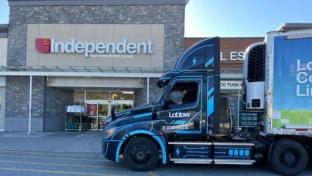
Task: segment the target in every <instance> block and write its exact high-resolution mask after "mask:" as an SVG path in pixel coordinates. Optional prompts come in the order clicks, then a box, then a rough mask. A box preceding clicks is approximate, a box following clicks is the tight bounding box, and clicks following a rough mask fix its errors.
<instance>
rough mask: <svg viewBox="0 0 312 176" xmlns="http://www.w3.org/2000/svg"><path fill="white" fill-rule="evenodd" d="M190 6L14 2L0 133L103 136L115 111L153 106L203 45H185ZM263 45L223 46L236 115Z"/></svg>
mask: <svg viewBox="0 0 312 176" xmlns="http://www.w3.org/2000/svg"><path fill="white" fill-rule="evenodd" d="M186 3H187V1H186V0H166V1H165V0H164V1H162V0H160V1H152V0H146V1H141V0H131V1H130V0H114V1H107V0H100V1H99V0H89V1H80V0H66V1H58V0H42V1H40V0H36V1H35V0H23V1H19V0H9V5H10V20H9V25H2V26H0V50H1V55H0V66H1V75H2V77H0V99H1V100H0V106H1V109H0V130H1V131H32V132H34V131H63V130H65V129H67V130H75V129H77V130H84V129H88V130H91V129H95V130H97V129H100V128H101V126H102V124H103V120H105V117H107V116H108V115H110V110H111V108H112V107H113V106H115V107H117V110H119V111H122V110H124V109H126V108H131V107H135V106H139V105H143V104H146V103H150V102H152V101H153V99H154V97H156V95H157V94H158V88H157V86H156V82H157V79H158V78H159V77H160V76H161V74H162V73H163V72H165V71H166V70H169V69H170V68H171V67H172V66H173V65H174V63H175V62H176V60H177V58H178V57H179V56H180V54H181V53H182V52H183V51H184V50H185V49H187V48H188V47H190V45H192V44H193V43H195V42H197V41H199V40H201V39H203V38H185V39H184V15H185V5H186ZM262 40H263V38H222V39H221V53H220V55H221V58H220V59H221V93H222V94H224V95H226V96H228V97H229V98H230V105H231V108H232V110H233V112H234V113H235V114H237V113H238V109H239V103H238V102H239V92H240V89H241V77H242V56H243V54H244V53H243V52H244V50H245V48H246V47H247V46H248V45H249V44H251V43H253V42H257V41H262ZM77 120H78V121H77Z"/></svg>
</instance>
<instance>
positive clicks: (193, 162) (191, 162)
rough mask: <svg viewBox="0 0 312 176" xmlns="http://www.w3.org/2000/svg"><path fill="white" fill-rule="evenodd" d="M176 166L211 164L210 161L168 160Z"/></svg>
mask: <svg viewBox="0 0 312 176" xmlns="http://www.w3.org/2000/svg"><path fill="white" fill-rule="evenodd" d="M170 161H173V162H174V163H176V164H211V163H212V159H170Z"/></svg>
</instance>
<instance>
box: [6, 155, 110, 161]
mask: <svg viewBox="0 0 312 176" xmlns="http://www.w3.org/2000/svg"><path fill="white" fill-rule="evenodd" d="M1 156H3V157H13V158H33V159H62V160H72V161H104V162H111V161H109V160H106V159H83V158H64V157H45V156H20V155H2V154H0V157H1Z"/></svg>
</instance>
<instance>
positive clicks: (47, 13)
mask: <svg viewBox="0 0 312 176" xmlns="http://www.w3.org/2000/svg"><path fill="white" fill-rule="evenodd" d="M184 11H185V5H144V6H143V5H142V6H11V7H10V24H9V29H8V56H7V59H8V60H7V64H8V66H25V65H26V40H27V38H26V37H27V24H164V28H165V29H164V37H165V40H164V46H165V48H164V68H165V69H170V68H171V67H172V66H173V65H174V63H175V62H176V60H177V58H178V57H179V56H180V54H181V53H182V51H183V48H184V46H183V36H184ZM90 32H91V31H90ZM36 79H37V78H36ZM40 79H42V80H41V81H39V82H38V81H37V80H36V81H34V96H33V97H34V99H33V100H34V105H33V109H34V110H33V117H37V118H41V119H43V117H44V114H45V111H47V109H46V107H45V106H44V99H45V98H46V97H45V94H44V90H45V88H46V83H45V81H43V80H45V78H44V77H42V78H38V80H40ZM151 83H152V81H151ZM151 90H154V88H152V86H151ZM141 91H143V92H141ZM139 92H140V93H139ZM139 92H138V95H140V96H141V95H143V97H142V99H144V102H146V100H145V99H146V96H145V94H146V87H145V88H144V89H143V90H140V91H139ZM28 94H29V77H27V78H26V77H23V78H22V77H7V88H6V113H5V114H6V118H10V117H11V118H20V117H27V115H28ZM154 95H155V93H154V91H151V94H150V97H154ZM55 98H56V97H55ZM137 98H139V97H137ZM140 99H141V98H140ZM51 101H52V100H51ZM59 108H63V107H59ZM47 113H48V114H49V113H50V112H46V115H47ZM57 113H59V112H57ZM12 123H13V122H12ZM44 123H45V122H44ZM7 128H10V127H9V126H8V127H7Z"/></svg>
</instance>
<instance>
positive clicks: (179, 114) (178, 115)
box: [169, 112, 191, 118]
mask: <svg viewBox="0 0 312 176" xmlns="http://www.w3.org/2000/svg"><path fill="white" fill-rule="evenodd" d="M190 115H191V113H190V112H173V113H171V112H169V117H173V118H177V117H190Z"/></svg>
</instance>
